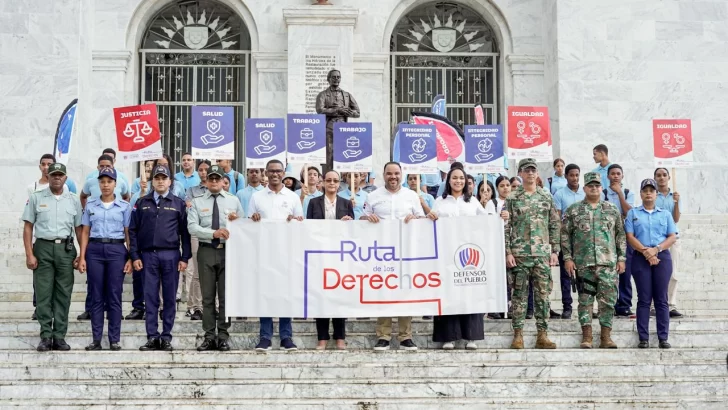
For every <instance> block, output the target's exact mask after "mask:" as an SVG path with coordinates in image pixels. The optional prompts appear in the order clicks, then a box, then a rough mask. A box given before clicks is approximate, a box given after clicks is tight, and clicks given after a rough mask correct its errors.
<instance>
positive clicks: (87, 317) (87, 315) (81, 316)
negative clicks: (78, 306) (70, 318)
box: [76, 312, 91, 320]
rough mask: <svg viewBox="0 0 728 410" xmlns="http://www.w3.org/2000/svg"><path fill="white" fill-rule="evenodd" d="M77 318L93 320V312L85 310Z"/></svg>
mask: <svg viewBox="0 0 728 410" xmlns="http://www.w3.org/2000/svg"><path fill="white" fill-rule="evenodd" d="M76 319H78V320H91V314H90V313H88V312H83V313H81V314H80V315H78V316H76Z"/></svg>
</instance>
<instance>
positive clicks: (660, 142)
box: [652, 119, 693, 178]
mask: <svg viewBox="0 0 728 410" xmlns="http://www.w3.org/2000/svg"><path fill="white" fill-rule="evenodd" d="M652 136H653V146H654V153H655V166H656V167H664V168H690V167H692V166H693V132H692V124H691V122H690V120H670V119H665V120H652ZM673 178H675V176H674V175H673Z"/></svg>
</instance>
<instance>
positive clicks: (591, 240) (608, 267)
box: [561, 172, 627, 349]
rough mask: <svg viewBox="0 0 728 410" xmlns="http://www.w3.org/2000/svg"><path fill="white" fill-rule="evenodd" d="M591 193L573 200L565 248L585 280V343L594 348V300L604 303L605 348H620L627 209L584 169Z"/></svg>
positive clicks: (569, 264) (572, 269) (571, 267)
mask: <svg viewBox="0 0 728 410" xmlns="http://www.w3.org/2000/svg"><path fill="white" fill-rule="evenodd" d="M584 192H585V193H586V199H584V200H583V201H579V202H576V203H574V204H572V205H571V206H570V207H569V208H568V209H567V210H566V212H565V213H564V220H563V222H562V226H561V252H562V253H563V255H564V268H565V269H566V272H567V273H568V274H569V276H571V277H572V278H574V277H575V276H576V275H578V278H579V282H582V283H583V285H582V287H581V289H579V323H580V324H581V330H582V341H581V347H582V348H583V349H591V348H592V326H591V322H592V312H591V310H592V306H593V305H594V297H595V296H596V298H597V302H598V303H599V324H600V325H601V327H602V333H601V343H600V344H599V347H600V348H602V349H607V348H610V349H616V348H617V345H616V344H615V343H614V342H613V341H612V338H611V331H612V316H614V302H616V300H617V282H618V274H622V273H623V272H624V269H625V261H626V260H627V256H626V247H627V240H626V237H625V233H624V225H623V224H622V215H621V214H620V212H619V210H618V209H617V207H616V206H614V205H613V204H611V203H609V202H607V201H603V200H601V194H602V187H601V176H600V175H599V174H598V173H596V172H587V173H586V174H584Z"/></svg>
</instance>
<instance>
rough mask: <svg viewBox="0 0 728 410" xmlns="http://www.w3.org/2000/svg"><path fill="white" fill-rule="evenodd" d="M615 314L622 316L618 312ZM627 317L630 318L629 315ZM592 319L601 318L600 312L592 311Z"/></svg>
mask: <svg viewBox="0 0 728 410" xmlns="http://www.w3.org/2000/svg"><path fill="white" fill-rule="evenodd" d="M614 316H617V317H621V316H619V315H618V314H616V313H615V314H614ZM626 317H627V318H629V316H626ZM592 319H599V312H592Z"/></svg>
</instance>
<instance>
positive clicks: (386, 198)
mask: <svg viewBox="0 0 728 410" xmlns="http://www.w3.org/2000/svg"><path fill="white" fill-rule="evenodd" d="M369 215H376V216H378V217H379V218H380V219H404V218H405V217H406V216H407V215H414V216H419V217H422V216H425V213H424V211H422V204H420V197H419V196H418V195H417V193H416V192H415V191H412V190H410V189H407V188H402V187H399V190H398V191H397V192H394V193H393V192H389V190H387V188H385V187H381V188H377V190H376V191H374V192H371V193H370V194H369V195H368V196H367V200H366V202H365V203H364V216H369Z"/></svg>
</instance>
